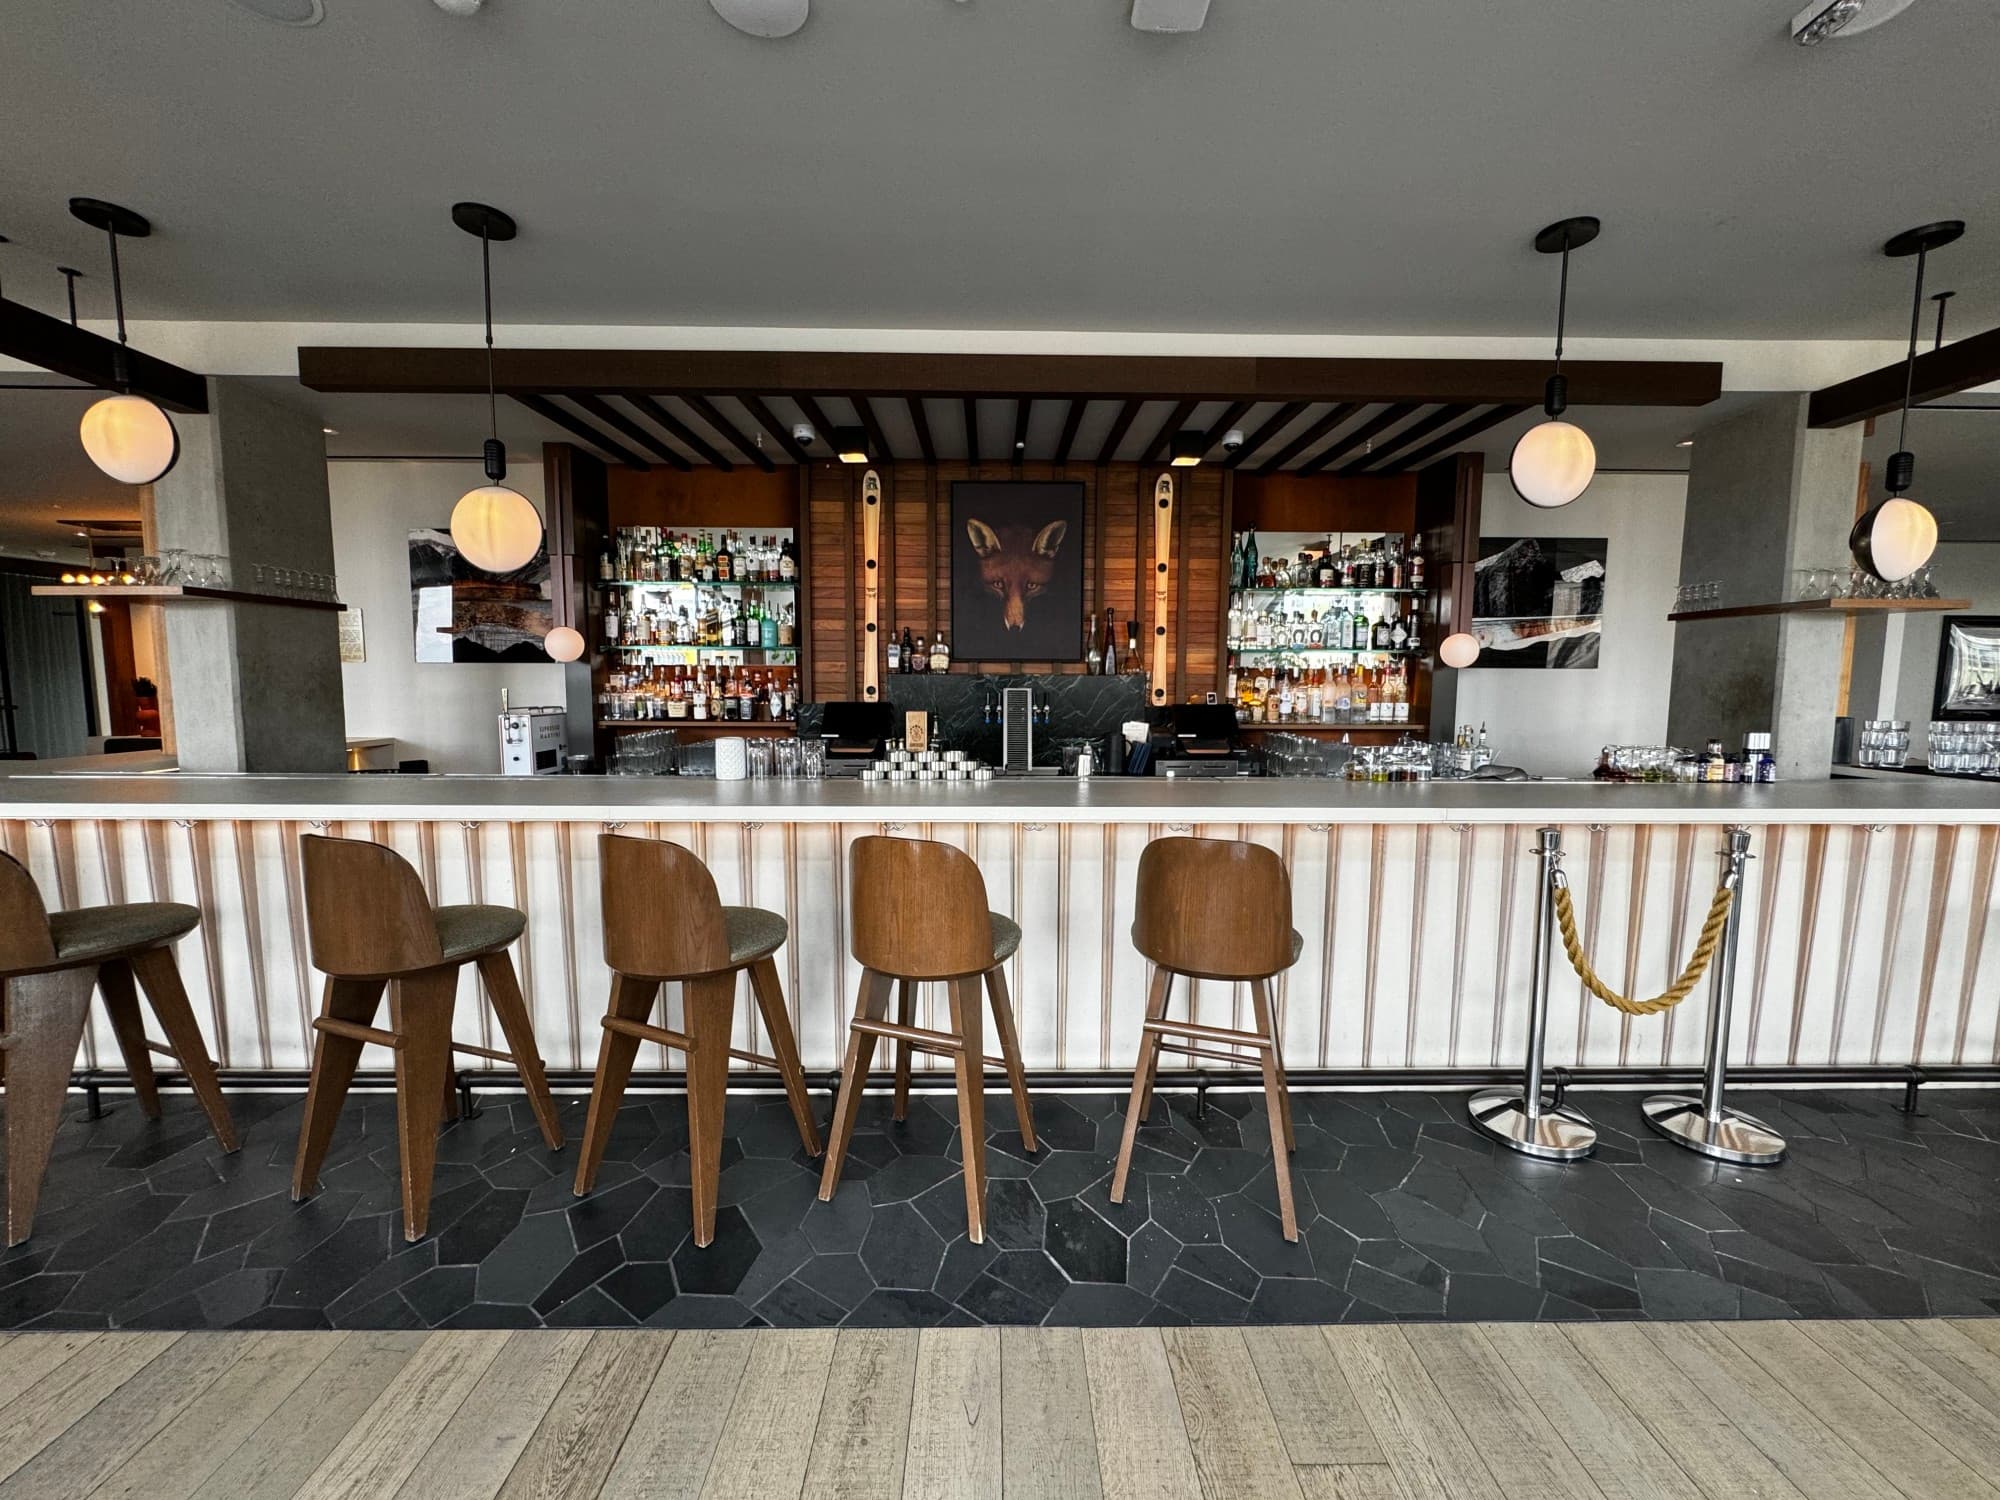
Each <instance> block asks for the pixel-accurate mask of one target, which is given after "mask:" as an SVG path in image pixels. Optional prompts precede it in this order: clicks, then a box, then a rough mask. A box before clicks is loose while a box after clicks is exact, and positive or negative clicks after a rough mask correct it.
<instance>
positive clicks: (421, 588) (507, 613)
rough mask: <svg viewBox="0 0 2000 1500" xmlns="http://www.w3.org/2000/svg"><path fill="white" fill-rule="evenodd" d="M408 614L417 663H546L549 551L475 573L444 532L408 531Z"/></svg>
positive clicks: (550, 611) (550, 617)
mask: <svg viewBox="0 0 2000 1500" xmlns="http://www.w3.org/2000/svg"><path fill="white" fill-rule="evenodd" d="M410 613H411V615H412V617H413V618H414V620H415V623H416V641H417V660H418V661H420V662H494V661H520V662H546V661H547V660H548V659H549V655H548V651H547V649H546V648H545V647H544V646H543V644H542V643H543V639H544V638H545V637H546V636H547V635H548V633H549V631H550V629H551V628H552V627H553V626H554V625H555V603H554V600H553V599H552V598H551V597H550V592H549V554H548V551H547V549H546V548H545V549H543V550H542V551H540V552H537V553H536V554H535V557H534V561H532V562H530V563H528V564H527V566H525V567H522V568H518V569H516V570H515V571H514V572H512V573H482V572H480V571H479V569H477V568H475V567H473V566H472V565H471V564H470V563H468V562H467V561H466V560H465V559H464V558H462V557H460V556H459V555H458V548H457V546H456V545H455V544H454V543H453V542H452V539H451V533H450V532H449V531H440V530H424V531H413V532H411V533H410Z"/></svg>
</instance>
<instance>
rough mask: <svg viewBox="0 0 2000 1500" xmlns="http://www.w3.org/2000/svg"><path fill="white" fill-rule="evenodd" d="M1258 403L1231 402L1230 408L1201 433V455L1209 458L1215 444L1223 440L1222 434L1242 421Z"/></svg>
mask: <svg viewBox="0 0 2000 1500" xmlns="http://www.w3.org/2000/svg"><path fill="white" fill-rule="evenodd" d="M1256 404H1257V403H1256V402H1254V401H1232V402H1230V403H1229V409H1228V410H1227V411H1225V412H1224V413H1223V414H1222V415H1221V416H1219V417H1217V418H1216V419H1215V423H1214V425H1213V426H1211V427H1210V428H1209V429H1208V431H1206V432H1204V433H1203V434H1202V435H1201V456H1202V457H1203V458H1207V457H1208V455H1209V454H1211V453H1213V452H1214V451H1215V445H1216V444H1217V443H1219V442H1221V441H1222V435H1223V434H1224V433H1225V432H1227V431H1229V429H1230V428H1232V427H1234V426H1235V425H1236V424H1237V423H1238V422H1240V421H1242V420H1243V418H1244V416H1245V415H1246V414H1247V413H1248V412H1249V410H1250V408H1251V407H1253V406H1255V405H1256Z"/></svg>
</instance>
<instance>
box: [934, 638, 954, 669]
mask: <svg viewBox="0 0 2000 1500" xmlns="http://www.w3.org/2000/svg"><path fill="white" fill-rule="evenodd" d="M931 670H932V671H933V672H949V671H950V670H951V647H949V646H947V645H946V644H945V643H944V632H943V631H939V632H938V633H937V634H936V635H934V636H932V637H931Z"/></svg>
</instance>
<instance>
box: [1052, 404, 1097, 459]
mask: <svg viewBox="0 0 2000 1500" xmlns="http://www.w3.org/2000/svg"><path fill="white" fill-rule="evenodd" d="M1088 405H1090V403H1089V402H1088V401H1072V402H1070V404H1069V411H1068V412H1067V413H1065V414H1064V416H1063V425H1062V436H1061V437H1059V438H1057V439H1056V462H1057V463H1059V464H1066V463H1068V462H1069V450H1070V449H1072V448H1074V447H1075V446H1076V430H1077V428H1079V427H1081V426H1082V425H1083V409H1084V408H1085V407H1086V406H1088Z"/></svg>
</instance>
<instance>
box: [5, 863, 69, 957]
mask: <svg viewBox="0 0 2000 1500" xmlns="http://www.w3.org/2000/svg"><path fill="white" fill-rule="evenodd" d="M55 961H56V940H55V939H54V938H53V937H52V936H50V934H49V909H48V908H47V907H46V906H44V905H42V893H41V891H39V890H38V889H36V886H35V877H34V876H32V875H30V874H29V873H28V868H27V866H26V865H24V864H22V863H21V862H20V861H19V860H17V859H15V858H14V856H13V855H11V854H0V974H18V973H20V972H21V971H23V970H25V969H41V968H46V967H47V966H48V965H50V964H52V963H54V962H55Z"/></svg>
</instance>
